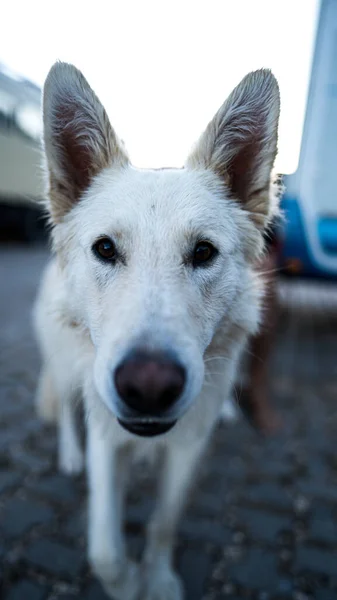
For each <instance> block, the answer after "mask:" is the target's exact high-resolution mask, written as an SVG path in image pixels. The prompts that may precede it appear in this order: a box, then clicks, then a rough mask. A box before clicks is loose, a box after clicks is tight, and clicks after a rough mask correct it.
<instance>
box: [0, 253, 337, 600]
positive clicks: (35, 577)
mask: <svg viewBox="0 0 337 600" xmlns="http://www.w3.org/2000/svg"><path fill="white" fill-rule="evenodd" d="M46 258H47V255H46V251H45V250H43V249H36V248H35V249H34V248H30V247H7V248H4V247H3V248H1V249H0V282H1V297H0V380H1V387H0V558H1V564H0V597H1V598H4V600H56V599H58V600H70V599H75V598H81V600H103V599H104V598H106V596H105V595H104V593H103V591H102V590H101V588H100V586H99V584H98V583H97V582H96V580H95V579H94V578H93V577H92V575H91V573H90V570H89V568H88V565H87V563H86V557H85V545H86V544H85V518H86V517H85V514H86V484H85V480H84V478H77V479H68V478H66V477H64V476H61V475H59V474H58V472H57V469H56V460H55V459H56V434H55V430H54V428H48V427H45V426H43V425H42V424H41V423H40V422H39V421H38V420H37V419H36V418H35V415H34V411H33V406H32V402H33V395H34V388H35V385H36V380H37V374H38V368H39V357H38V353H37V349H36V345H35V342H34V339H33V335H32V331H31V323H30V313H31V306H32V301H33V298H34V295H35V292H36V287H37V282H38V279H39V275H40V273H41V269H42V267H43V265H44V264H45V262H46ZM309 287H310V289H309V291H308V290H307V289H306V288H305V286H303V285H302V284H297V283H296V284H288V283H287V284H283V285H282V287H281V297H282V299H283V311H282V315H281V319H280V332H279V336H278V340H277V344H276V347H275V354H274V357H273V361H272V366H271V384H272V394H273V400H274V402H275V404H276V405H277V406H278V407H279V409H280V411H281V413H282V415H283V419H284V423H285V426H284V430H283V431H282V434H280V435H278V436H277V437H275V438H273V439H270V440H266V439H264V438H262V437H260V436H258V435H257V434H256V433H255V432H254V431H253V430H252V429H251V428H250V426H249V425H248V424H247V422H246V421H245V420H244V419H239V421H238V422H236V423H230V424H229V423H223V424H221V425H219V427H218V429H217V431H216V432H215V435H214V439H213V443H212V447H211V449H210V452H209V454H208V456H207V457H206V459H205V461H204V464H203V466H202V468H201V470H200V476H199V479H198V482H197V484H196V486H195V490H194V492H193V494H192V495H191V497H192V500H191V502H190V503H189V505H188V507H187V509H186V511H185V514H184V517H183V519H182V523H181V527H180V534H179V538H178V544H177V551H176V560H177V566H178V569H179V571H180V573H181V574H182V577H183V579H184V581H185V584H186V588H187V598H186V600H202V599H203V600H217V599H219V598H228V599H233V600H234V599H236V598H251V599H253V598H254V599H257V600H268V599H269V598H270V599H284V600H286V599H290V598H294V599H296V600H305V599H311V598H315V599H317V600H332V599H337V452H336V440H337V403H336V396H337V394H336V392H337V288H336V287H335V288H333V287H330V286H329V285H325V286H324V287H323V286H320V287H319V286H317V285H316V286H315V285H314V286H309ZM238 395H240V390H238ZM135 479H137V481H138V480H139V484H138V485H137V490H138V491H137V495H136V494H135V493H131V494H130V501H129V506H128V512H127V522H126V529H127V532H128V538H129V542H130V551H131V553H132V554H134V555H135V556H138V555H139V553H140V551H141V549H142V543H143V537H142V534H143V525H144V520H145V518H146V517H147V515H148V514H149V511H150V510H151V502H150V500H149V499H150V498H151V497H152V495H153V494H152V487H153V481H152V478H151V476H150V474H149V473H148V471H147V470H146V469H145V468H139V469H138V470H137V472H136V473H135ZM139 490H140V491H139Z"/></svg>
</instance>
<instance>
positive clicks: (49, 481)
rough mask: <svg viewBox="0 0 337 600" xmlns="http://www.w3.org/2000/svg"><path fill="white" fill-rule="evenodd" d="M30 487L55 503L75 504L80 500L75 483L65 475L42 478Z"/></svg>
mask: <svg viewBox="0 0 337 600" xmlns="http://www.w3.org/2000/svg"><path fill="white" fill-rule="evenodd" d="M29 487H30V489H32V490H33V491H35V492H37V493H38V494H41V495H43V496H47V497H48V498H50V500H53V501H58V502H63V503H73V502H74V501H76V500H77V499H78V493H77V490H76V484H75V482H74V481H73V480H72V479H70V478H69V477H66V476H65V475H58V474H57V475H50V476H45V477H41V478H40V479H38V480H37V481H34V482H33V483H31V484H30V485H29Z"/></svg>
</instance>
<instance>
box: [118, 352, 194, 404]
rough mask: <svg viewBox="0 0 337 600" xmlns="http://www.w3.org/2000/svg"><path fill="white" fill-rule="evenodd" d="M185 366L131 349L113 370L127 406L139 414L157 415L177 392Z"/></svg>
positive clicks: (176, 395) (181, 389) (183, 377)
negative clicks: (130, 352) (132, 351)
mask: <svg viewBox="0 0 337 600" xmlns="http://www.w3.org/2000/svg"><path fill="white" fill-rule="evenodd" d="M185 378H186V377H185V369H184V367H183V366H182V365H180V364H179V363H177V362H176V361H175V360H173V359H172V356H170V355H169V354H165V353H158V352H151V353H150V352H144V351H142V352H141V351H139V352H134V353H132V354H130V355H129V356H128V357H127V358H126V359H125V360H124V361H123V362H122V363H121V364H120V365H119V366H118V367H117V369H116V371H115V385H116V388H117V391H118V394H119V396H120V398H122V400H123V401H124V402H125V403H126V404H127V405H128V406H129V408H131V409H133V410H135V411H137V412H139V413H142V414H148V415H153V414H156V415H158V414H160V413H161V412H163V411H165V410H167V409H168V408H169V407H170V406H171V405H172V404H174V402H175V401H176V400H178V398H179V396H180V395H181V393H182V391H183V389H184V385H185Z"/></svg>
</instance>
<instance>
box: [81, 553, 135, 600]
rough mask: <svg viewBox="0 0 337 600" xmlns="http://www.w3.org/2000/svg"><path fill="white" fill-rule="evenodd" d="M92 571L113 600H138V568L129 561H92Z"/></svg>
mask: <svg viewBox="0 0 337 600" xmlns="http://www.w3.org/2000/svg"><path fill="white" fill-rule="evenodd" d="M92 569H93V572H94V573H95V575H96V576H97V578H98V579H99V580H100V582H101V584H102V586H103V588H104V591H105V592H106V594H107V595H108V596H109V597H110V598H113V600H139V598H140V596H139V593H140V581H141V578H140V567H139V565H137V564H136V563H135V562H133V561H131V560H116V561H114V562H101V561H92Z"/></svg>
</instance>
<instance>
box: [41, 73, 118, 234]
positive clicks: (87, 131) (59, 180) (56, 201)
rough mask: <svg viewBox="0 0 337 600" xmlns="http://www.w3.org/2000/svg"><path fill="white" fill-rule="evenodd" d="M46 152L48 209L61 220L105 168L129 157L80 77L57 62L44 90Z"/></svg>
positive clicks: (98, 102) (102, 108)
mask: <svg viewBox="0 0 337 600" xmlns="http://www.w3.org/2000/svg"><path fill="white" fill-rule="evenodd" d="M43 125H44V149H45V154H46V159H47V166H48V172H49V190H48V192H49V194H48V195H49V202H50V205H49V207H48V208H49V211H50V213H51V217H52V220H53V221H54V222H56V223H57V222H58V221H60V220H61V219H62V217H63V216H64V215H65V214H66V213H67V212H68V211H69V210H71V208H72V207H73V206H74V204H75V203H76V202H78V201H79V200H80V198H81V195H82V194H83V192H84V191H85V190H86V189H87V188H88V187H89V185H90V183H91V181H92V179H93V177H95V175H97V174H98V173H99V172H100V171H102V170H103V169H104V168H106V167H109V166H115V167H116V168H118V167H119V168H120V167H123V166H125V165H127V164H128V157H127V155H126V153H125V150H124V148H123V145H122V144H121V142H120V141H119V140H118V138H117V136H116V134H115V132H114V130H113V129H112V127H111V125H110V122H109V118H108V115H107V114H106V112H105V109H104V107H103V106H102V104H101V103H100V101H99V99H98V98H97V96H96V94H95V93H94V92H93V90H92V89H91V87H90V86H89V84H88V82H87V80H86V79H85V78H84V76H83V75H82V73H81V72H80V71H79V70H78V69H76V68H75V67H74V66H73V65H70V64H67V63H62V62H57V63H55V64H54V66H53V67H52V68H51V70H50V71H49V74H48V77H47V79H46V83H45V85H44V90H43Z"/></svg>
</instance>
